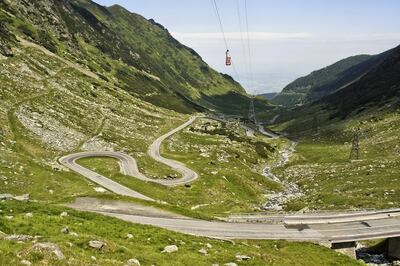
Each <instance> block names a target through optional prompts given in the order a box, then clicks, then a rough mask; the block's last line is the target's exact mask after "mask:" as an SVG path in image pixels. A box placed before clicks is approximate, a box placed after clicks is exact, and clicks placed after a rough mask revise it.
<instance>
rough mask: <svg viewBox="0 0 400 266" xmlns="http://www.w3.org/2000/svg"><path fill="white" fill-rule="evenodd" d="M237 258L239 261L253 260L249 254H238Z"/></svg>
mask: <svg viewBox="0 0 400 266" xmlns="http://www.w3.org/2000/svg"><path fill="white" fill-rule="evenodd" d="M236 260H238V261H244V260H251V257H250V256H247V255H240V254H237V255H236Z"/></svg>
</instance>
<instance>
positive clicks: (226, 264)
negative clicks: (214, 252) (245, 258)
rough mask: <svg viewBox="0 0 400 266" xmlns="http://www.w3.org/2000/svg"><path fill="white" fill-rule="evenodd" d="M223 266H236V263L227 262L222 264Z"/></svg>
mask: <svg viewBox="0 0 400 266" xmlns="http://www.w3.org/2000/svg"><path fill="white" fill-rule="evenodd" d="M224 265H225V266H238V265H237V264H236V263H234V262H228V263H225V264H224Z"/></svg>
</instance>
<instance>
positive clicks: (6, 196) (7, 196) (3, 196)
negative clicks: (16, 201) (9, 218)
mask: <svg viewBox="0 0 400 266" xmlns="http://www.w3.org/2000/svg"><path fill="white" fill-rule="evenodd" d="M13 198H14V195H11V194H0V200H10V199H13Z"/></svg>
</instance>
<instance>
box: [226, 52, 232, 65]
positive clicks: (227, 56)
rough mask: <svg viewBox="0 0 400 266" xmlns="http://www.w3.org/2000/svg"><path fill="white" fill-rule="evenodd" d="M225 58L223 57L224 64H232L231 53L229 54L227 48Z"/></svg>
mask: <svg viewBox="0 0 400 266" xmlns="http://www.w3.org/2000/svg"><path fill="white" fill-rule="evenodd" d="M225 55H226V58H225V65H227V66H230V65H232V60H231V55H230V54H229V50H226V53H225Z"/></svg>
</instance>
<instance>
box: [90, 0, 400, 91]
mask: <svg viewBox="0 0 400 266" xmlns="http://www.w3.org/2000/svg"><path fill="white" fill-rule="evenodd" d="M95 2H97V3H99V4H101V5H106V6H109V5H113V4H119V5H121V6H124V7H125V8H127V9H128V10H130V11H131V12H134V13H138V14H141V15H143V16H144V17H146V18H148V19H149V18H153V19H155V20H156V21H157V22H159V23H161V24H162V25H164V26H165V27H166V28H168V30H169V31H170V32H171V33H172V35H173V36H174V37H175V38H177V39H178V40H179V41H181V42H182V43H184V44H186V45H188V46H190V47H192V48H194V49H195V50H196V51H197V52H198V53H199V54H200V55H201V56H202V57H203V59H204V60H205V61H206V62H207V63H208V64H210V66H211V67H213V68H215V69H217V70H218V71H220V72H224V73H228V74H231V75H232V76H233V77H234V78H235V79H237V80H239V81H240V82H241V83H242V84H243V85H244V86H245V88H246V89H247V91H249V92H251V93H255V92H256V93H261V92H272V91H280V90H281V89H282V88H283V87H284V86H285V85H286V84H287V83H289V82H291V81H292V80H294V79H295V78H297V77H299V76H301V75H305V74H308V73H309V72H311V71H313V70H316V69H319V68H322V67H325V66H327V65H329V64H331V63H334V62H335V61H337V60H340V59H343V58H345V57H348V56H351V55H356V54H376V53H380V52H383V51H385V50H387V49H390V48H393V47H395V46H397V45H400V0H247V13H248V28H249V37H250V38H249V39H250V54H251V67H250V63H249V61H250V60H249V57H248V52H247V51H248V50H247V47H248V46H247V39H246V36H247V31H246V26H245V8H244V3H245V0H216V3H217V5H218V7H219V11H220V15H221V19H222V23H223V28H224V31H225V34H226V38H227V43H228V46H229V49H230V50H231V54H232V61H233V64H234V65H235V69H236V73H235V71H234V69H233V68H232V67H226V66H224V57H225V49H226V48H225V44H224V41H223V39H222V34H221V31H220V28H219V24H218V20H217V17H216V14H215V10H214V8H213V0H146V1H144V0H95ZM239 14H240V16H239ZM239 17H240V19H239ZM239 21H241V23H239ZM241 36H243V38H244V42H242V38H241ZM250 69H252V71H250ZM250 72H251V73H252V74H250ZM252 77H253V78H252Z"/></svg>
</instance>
